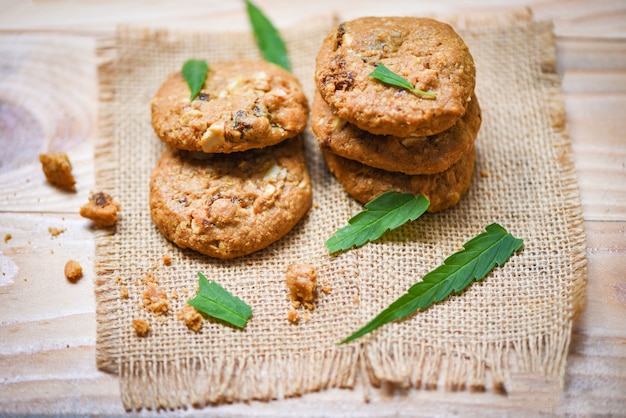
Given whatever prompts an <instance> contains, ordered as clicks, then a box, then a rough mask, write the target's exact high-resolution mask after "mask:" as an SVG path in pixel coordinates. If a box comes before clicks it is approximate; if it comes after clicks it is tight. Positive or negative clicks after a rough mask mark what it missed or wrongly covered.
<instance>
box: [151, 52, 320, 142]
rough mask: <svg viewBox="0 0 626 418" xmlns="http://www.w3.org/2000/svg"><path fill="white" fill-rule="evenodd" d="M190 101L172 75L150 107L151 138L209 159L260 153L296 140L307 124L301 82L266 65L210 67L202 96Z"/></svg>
mask: <svg viewBox="0 0 626 418" xmlns="http://www.w3.org/2000/svg"><path fill="white" fill-rule="evenodd" d="M190 95H191V93H190V90H189V87H188V86H187V83H186V81H185V79H184V78H183V76H182V73H181V72H176V73H173V74H171V75H170V76H169V77H168V78H167V79H166V80H165V82H164V83H163V84H162V85H161V87H160V88H159V90H158V91H157V93H156V95H155V96H154V98H153V99H152V100H151V102H150V107H151V111H152V126H153V128H154V131H155V133H156V134H157V136H158V137H159V138H160V139H161V140H162V141H163V142H165V143H166V144H168V145H170V146H172V147H174V148H179V149H184V150H188V151H203V152H207V153H230V152H236V151H245V150H248V149H254V148H263V147H265V146H269V145H274V144H277V143H279V142H281V141H283V140H285V139H287V138H291V137H293V136H296V135H298V134H299V133H301V132H302V131H303V130H304V129H305V127H306V124H307V118H308V112H309V108H308V102H307V99H306V97H305V95H304V92H303V90H302V87H301V85H300V82H299V81H298V80H297V79H296V77H294V76H293V75H292V74H291V73H289V72H288V71H286V70H284V69H283V68H281V67H279V66H277V65H274V64H271V63H269V62H265V61H229V62H216V63H211V64H210V65H209V72H208V74H207V78H206V81H205V83H204V86H203V88H202V90H201V91H200V93H199V94H198V95H197V96H196V98H194V100H192V101H189V97H190Z"/></svg>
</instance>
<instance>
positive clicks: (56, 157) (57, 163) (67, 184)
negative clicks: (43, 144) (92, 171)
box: [39, 152, 76, 192]
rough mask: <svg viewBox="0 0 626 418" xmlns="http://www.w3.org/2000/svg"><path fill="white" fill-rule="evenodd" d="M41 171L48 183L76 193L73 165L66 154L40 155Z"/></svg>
mask: <svg viewBox="0 0 626 418" xmlns="http://www.w3.org/2000/svg"><path fill="white" fill-rule="evenodd" d="M39 162H41V169H42V170H43V173H44V175H45V176H46V180H47V181H48V183H50V184H52V185H54V186H56V187H58V188H60V189H63V190H67V191H70V192H75V191H76V180H75V179H74V175H73V174H72V163H71V162H70V159H69V157H68V156H67V154H66V153H64V152H53V153H48V154H39Z"/></svg>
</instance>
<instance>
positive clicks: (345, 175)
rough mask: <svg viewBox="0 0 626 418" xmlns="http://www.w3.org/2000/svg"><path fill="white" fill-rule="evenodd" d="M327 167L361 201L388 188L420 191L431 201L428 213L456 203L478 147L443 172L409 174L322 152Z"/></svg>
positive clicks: (468, 181) (469, 176)
mask: <svg viewBox="0 0 626 418" xmlns="http://www.w3.org/2000/svg"><path fill="white" fill-rule="evenodd" d="M323 153H324V158H325V159H326V164H327V165H328V168H329V169H330V171H331V172H332V173H333V175H334V176H335V177H336V178H337V180H338V181H339V183H341V185H342V186H343V187H344V188H345V189H346V191H347V192H348V194H349V195H350V196H352V197H353V198H355V199H356V200H358V201H359V202H361V203H367V202H369V201H370V200H372V199H374V198H375V197H376V196H378V195H379V194H381V193H383V192H386V191H388V190H395V191H397V192H409V193H414V194H417V193H421V194H423V195H424V196H426V197H427V198H428V199H429V200H430V206H429V208H428V212H439V211H442V210H444V209H448V208H450V207H452V206H454V205H456V204H457V203H458V202H459V200H460V199H461V196H462V195H464V194H465V193H466V192H467V190H468V189H469V186H470V184H471V181H472V174H473V172H474V163H475V160H476V150H475V148H474V147H472V148H471V149H470V151H469V152H467V153H466V154H465V155H464V156H463V157H461V159H460V160H459V161H458V162H456V163H455V164H454V165H452V166H451V167H450V168H448V169H447V170H445V171H442V172H441V173H436V174H423V175H415V176H409V175H406V174H402V173H392V172H389V171H385V170H380V169H378V168H373V167H370V166H367V165H365V164H361V163H359V162H358V161H353V160H348V159H346V158H343V157H340V156H338V155H335V154H333V153H331V152H328V151H323Z"/></svg>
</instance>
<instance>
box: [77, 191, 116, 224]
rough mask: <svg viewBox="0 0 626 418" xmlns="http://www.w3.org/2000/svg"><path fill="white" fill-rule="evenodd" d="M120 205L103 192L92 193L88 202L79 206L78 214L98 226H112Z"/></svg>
mask: <svg viewBox="0 0 626 418" xmlns="http://www.w3.org/2000/svg"><path fill="white" fill-rule="evenodd" d="M119 210H120V205H119V204H118V203H117V202H114V201H113V198H112V197H111V196H110V195H108V194H107V193H104V192H98V193H94V194H92V195H91V196H90V197H89V202H88V203H86V204H85V205H83V207H81V208H80V216H82V217H83V218H87V219H90V220H92V221H93V222H94V223H95V224H96V226H98V227H108V226H113V225H115V224H116V223H117V212H118V211H119Z"/></svg>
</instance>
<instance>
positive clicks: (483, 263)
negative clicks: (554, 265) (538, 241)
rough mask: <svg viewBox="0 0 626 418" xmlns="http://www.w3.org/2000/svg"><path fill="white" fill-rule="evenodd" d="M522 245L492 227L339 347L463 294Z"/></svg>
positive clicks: (511, 236)
mask: <svg viewBox="0 0 626 418" xmlns="http://www.w3.org/2000/svg"><path fill="white" fill-rule="evenodd" d="M523 243H524V241H523V240H521V239H519V238H515V237H514V236H513V235H511V234H509V233H508V232H507V231H506V229H504V228H503V227H501V226H500V225H498V224H496V223H493V224H491V225H489V226H488V227H487V228H486V232H483V233H481V234H479V235H477V236H476V237H474V238H472V239H471V240H469V241H468V242H466V243H465V245H464V246H463V248H464V249H463V250H461V251H459V252H456V253H454V254H452V255H451V256H450V257H448V258H446V260H445V261H444V262H443V264H442V265H441V266H439V267H437V268H436V269H434V270H433V271H431V272H429V273H427V274H426V275H425V276H424V278H423V279H422V281H421V282H418V283H416V284H414V285H413V286H411V287H410V288H409V290H408V292H407V293H406V294H404V295H402V296H400V298H398V299H397V300H396V301H395V302H393V303H392V304H391V305H389V306H388V307H387V308H386V309H385V310H383V311H382V312H381V313H379V314H378V316H376V317H375V318H374V319H373V320H372V321H370V322H369V323H368V324H366V325H365V326H364V327H363V328H361V329H360V330H358V331H356V332H355V333H354V334H352V335H350V336H349V337H348V338H346V339H345V340H343V341H341V343H340V344H344V343H347V342H350V341H352V340H355V339H357V338H359V337H361V336H363V335H365V334H367V333H368V332H371V331H373V330H375V329H376V328H378V327H380V326H382V325H385V324H387V323H389V322H392V321H395V320H397V319H402V318H406V317H407V316H409V315H411V314H412V313H414V312H416V311H421V310H424V309H426V308H428V307H429V306H431V305H432V304H434V303H437V302H441V301H442V300H444V299H446V298H447V297H448V296H450V295H451V294H453V293H459V292H461V291H462V290H464V289H465V288H466V287H468V286H469V285H470V284H471V283H472V281H473V280H476V281H480V280H482V279H483V278H484V277H485V276H486V275H487V274H488V273H489V272H490V271H491V270H493V268H494V267H495V266H496V264H497V265H499V266H501V265H502V264H504V262H505V261H506V260H508V258H509V257H510V256H511V255H512V254H513V252H515V251H517V250H519V249H520V248H521V247H522V244H523Z"/></svg>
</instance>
